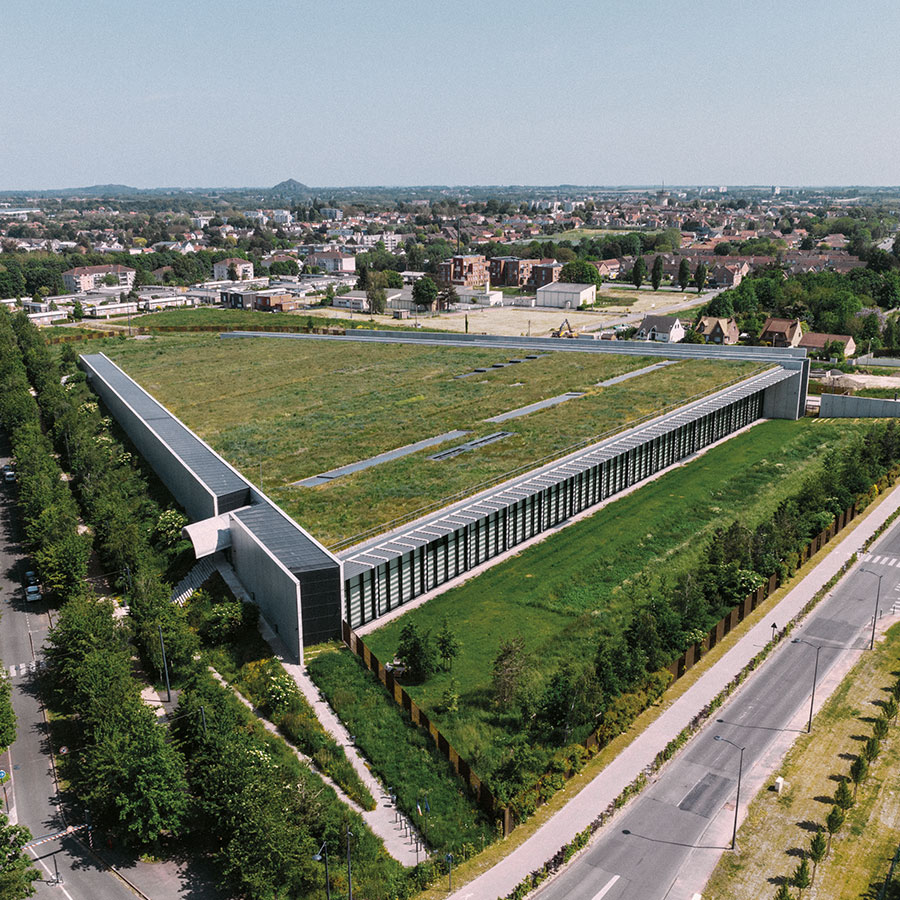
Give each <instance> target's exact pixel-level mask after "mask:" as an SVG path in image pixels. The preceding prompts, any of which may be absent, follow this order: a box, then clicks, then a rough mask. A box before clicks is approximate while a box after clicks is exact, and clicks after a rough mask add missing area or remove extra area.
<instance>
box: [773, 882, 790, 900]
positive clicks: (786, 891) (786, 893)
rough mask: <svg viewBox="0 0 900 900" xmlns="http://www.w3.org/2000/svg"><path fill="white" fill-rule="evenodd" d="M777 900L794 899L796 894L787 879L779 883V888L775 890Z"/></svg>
mask: <svg viewBox="0 0 900 900" xmlns="http://www.w3.org/2000/svg"><path fill="white" fill-rule="evenodd" d="M775 900H794V895H793V894H792V893H791V889H790V887H789V886H788V883H787V882H786V881H782V882H781V884H779V885H778V890H777V891H775Z"/></svg>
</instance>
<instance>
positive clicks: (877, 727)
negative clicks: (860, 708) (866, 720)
mask: <svg viewBox="0 0 900 900" xmlns="http://www.w3.org/2000/svg"><path fill="white" fill-rule="evenodd" d="M889 728H890V725H889V723H888V720H887V719H886V718H885V717H884V713H882V714H881V715H880V716H879V717H878V718H877V719H876V720H875V721H874V722H873V723H872V734H873V735H874V737H876V738H877V739H878V740H879V741H883V740H884V739H885V738H886V737H887V736H888V730H889Z"/></svg>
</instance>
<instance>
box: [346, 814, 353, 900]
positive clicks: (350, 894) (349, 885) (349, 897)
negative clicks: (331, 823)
mask: <svg viewBox="0 0 900 900" xmlns="http://www.w3.org/2000/svg"><path fill="white" fill-rule="evenodd" d="M352 836H353V832H352V831H351V830H350V826H349V825H348V826H347V900H353V872H352V871H351V870H350V838H351V837H352Z"/></svg>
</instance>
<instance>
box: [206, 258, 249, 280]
mask: <svg viewBox="0 0 900 900" xmlns="http://www.w3.org/2000/svg"><path fill="white" fill-rule="evenodd" d="M232 266H234V272H235V275H236V278H235V279H234V280H236V281H247V280H248V279H250V278H253V263H252V262H248V261H247V260H246V259H239V258H237V257H229V258H228V259H220V260H219V261H218V262H217V263H213V280H215V281H231V280H232V279H231V276H230V275H229V274H228V270H229V269H230V268H231V267H232Z"/></svg>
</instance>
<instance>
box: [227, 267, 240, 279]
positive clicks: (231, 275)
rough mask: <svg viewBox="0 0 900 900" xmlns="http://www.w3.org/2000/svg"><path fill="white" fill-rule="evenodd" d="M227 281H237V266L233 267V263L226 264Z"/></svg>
mask: <svg viewBox="0 0 900 900" xmlns="http://www.w3.org/2000/svg"><path fill="white" fill-rule="evenodd" d="M228 280H229V281H237V280H238V274H237V266H235V264H234V263H229V264H228Z"/></svg>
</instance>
